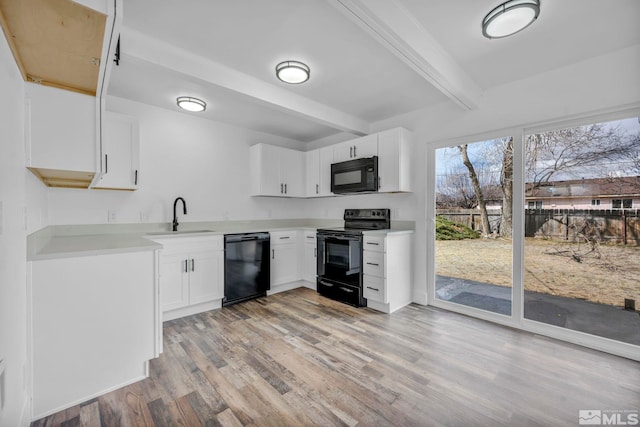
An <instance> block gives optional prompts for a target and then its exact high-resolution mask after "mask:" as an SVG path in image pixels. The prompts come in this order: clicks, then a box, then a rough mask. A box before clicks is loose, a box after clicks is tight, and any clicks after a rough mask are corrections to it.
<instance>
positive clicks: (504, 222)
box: [500, 136, 513, 237]
mask: <svg viewBox="0 0 640 427" xmlns="http://www.w3.org/2000/svg"><path fill="white" fill-rule="evenodd" d="M501 142H502V171H501V173H500V187H501V188H502V215H501V217H500V236H502V237H511V236H512V234H513V137H511V136H510V137H508V138H503V139H502V140H501Z"/></svg>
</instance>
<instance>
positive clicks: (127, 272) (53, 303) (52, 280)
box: [28, 250, 162, 418]
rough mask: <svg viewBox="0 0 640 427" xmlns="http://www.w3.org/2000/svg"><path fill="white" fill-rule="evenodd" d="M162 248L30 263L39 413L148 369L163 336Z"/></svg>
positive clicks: (35, 412)
mask: <svg viewBox="0 0 640 427" xmlns="http://www.w3.org/2000/svg"><path fill="white" fill-rule="evenodd" d="M155 255H156V254H155V251H154V250H148V251H139V252H129V253H109V254H103V255H90V256H78V257H69V258H56V259H46V260H37V261H32V262H29V263H28V272H29V280H28V295H29V297H30V305H29V306H30V316H31V320H30V324H31V327H30V341H31V343H30V347H31V357H32V369H33V371H32V372H33V375H32V379H33V380H32V381H33V395H32V399H33V400H32V404H33V415H34V417H35V418H40V417H41V416H44V415H46V414H49V413H52V412H56V411H58V410H60V408H62V407H69V406H72V405H74V404H77V403H78V402H82V401H86V400H87V399H90V398H93V397H95V396H97V395H100V394H104V393H106V392H107V391H109V390H113V389H116V388H119V387H122V385H123V384H129V383H132V382H134V381H138V380H141V379H143V378H144V377H145V376H146V375H147V373H146V369H145V366H146V362H147V361H148V360H150V359H152V358H154V357H156V356H157V355H158V354H159V352H160V351H161V337H162V328H161V325H160V322H159V316H160V315H159V313H158V300H157V296H158V289H157V285H156V283H157V282H156V278H155V271H156V256H155Z"/></svg>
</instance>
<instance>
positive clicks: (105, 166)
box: [104, 154, 109, 174]
mask: <svg viewBox="0 0 640 427" xmlns="http://www.w3.org/2000/svg"><path fill="white" fill-rule="evenodd" d="M104 173H105V174H108V173H109V155H108V154H105V155H104Z"/></svg>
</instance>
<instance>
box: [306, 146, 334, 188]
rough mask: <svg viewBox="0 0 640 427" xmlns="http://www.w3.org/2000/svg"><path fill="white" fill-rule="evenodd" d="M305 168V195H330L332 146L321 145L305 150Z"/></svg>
mask: <svg viewBox="0 0 640 427" xmlns="http://www.w3.org/2000/svg"><path fill="white" fill-rule="evenodd" d="M304 154H305V168H306V172H307V180H306V191H305V195H306V197H325V196H331V195H332V194H333V193H331V163H333V147H332V146H329V147H322V148H318V149H316V150H311V151H307V152H306V153H304Z"/></svg>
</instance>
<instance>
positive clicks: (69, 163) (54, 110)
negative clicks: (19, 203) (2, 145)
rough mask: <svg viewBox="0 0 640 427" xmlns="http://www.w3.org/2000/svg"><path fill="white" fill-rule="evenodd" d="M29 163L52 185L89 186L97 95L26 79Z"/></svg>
mask: <svg viewBox="0 0 640 427" xmlns="http://www.w3.org/2000/svg"><path fill="white" fill-rule="evenodd" d="M25 97H26V100H25V101H26V105H25V144H26V166H27V168H29V170H30V171H31V172H33V173H34V174H35V175H36V176H37V177H38V178H40V180H41V181H42V182H44V183H45V184H46V185H47V186H49V187H72V188H88V187H89V184H90V183H91V181H92V179H93V177H94V175H95V174H96V156H97V133H96V117H97V115H96V108H97V104H96V99H95V97H93V96H89V95H83V94H80V93H76V92H70V91H67V90H62V89H57V88H53V87H49V86H42V85H38V84H34V83H29V82H26V83H25Z"/></svg>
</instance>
